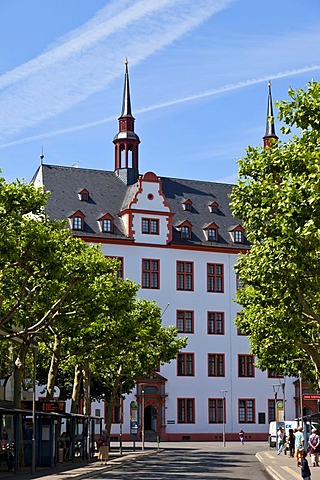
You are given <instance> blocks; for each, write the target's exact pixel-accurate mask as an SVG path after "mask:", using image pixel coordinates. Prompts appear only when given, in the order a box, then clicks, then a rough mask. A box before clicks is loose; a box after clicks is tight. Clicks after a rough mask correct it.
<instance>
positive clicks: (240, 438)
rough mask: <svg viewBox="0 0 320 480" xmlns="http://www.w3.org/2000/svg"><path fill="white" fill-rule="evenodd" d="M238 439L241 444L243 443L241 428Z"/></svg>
mask: <svg viewBox="0 0 320 480" xmlns="http://www.w3.org/2000/svg"><path fill="white" fill-rule="evenodd" d="M239 440H240V443H241V445H244V431H243V430H242V429H241V430H240V432H239Z"/></svg>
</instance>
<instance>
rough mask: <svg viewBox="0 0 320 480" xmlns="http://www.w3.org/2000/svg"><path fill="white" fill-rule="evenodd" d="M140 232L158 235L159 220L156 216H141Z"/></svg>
mask: <svg viewBox="0 0 320 480" xmlns="http://www.w3.org/2000/svg"><path fill="white" fill-rule="evenodd" d="M142 233H148V234H150V235H159V220H158V219H157V218H143V219H142Z"/></svg>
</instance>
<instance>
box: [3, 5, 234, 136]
mask: <svg viewBox="0 0 320 480" xmlns="http://www.w3.org/2000/svg"><path fill="white" fill-rule="evenodd" d="M120 2H121V3H120ZM231 2H232V0H197V1H196V2H194V1H192V0H135V1H132V0H120V1H119V0H113V1H111V2H110V3H109V4H108V5H107V6H106V7H105V8H103V9H102V10H100V11H99V12H98V13H97V14H96V15H95V16H94V17H93V18H92V19H91V20H90V21H88V22H87V23H86V24H84V25H83V26H82V27H80V28H78V29H76V30H74V31H73V32H71V33H70V34H69V35H67V36H65V37H63V38H62V39H60V40H59V41H58V42H57V44H56V45H54V46H53V47H52V48H51V49H50V50H48V51H46V52H45V53H43V54H41V55H40V56H38V57H37V58H35V59H33V60H30V61H29V62H27V63H25V64H24V65H21V66H19V67H17V68H15V69H14V70H12V71H11V72H7V73H5V74H4V75H2V76H1V77H0V110H1V112H2V115H1V119H0V132H1V135H2V138H8V136H10V135H13V134H16V133H17V132H19V131H21V130H23V129H24V128H27V127H31V126H34V125H37V124H39V123H41V122H42V121H44V120H46V119H48V118H51V117H53V116H55V115H57V114H59V113H61V112H63V111H65V110H67V109H69V108H70V107H72V106H73V105H75V104H76V103H78V102H80V101H82V100H84V99H86V98H87V97H88V96H90V95H92V94H94V93H96V92H99V91H101V90H102V89H104V88H105V87H106V86H107V85H108V83H109V82H111V81H112V80H113V79H114V78H116V77H117V76H118V75H119V74H122V72H123V70H122V69H121V70H120V65H119V59H121V58H122V59H125V57H126V56H128V57H129V59H130V63H131V64H135V63H138V62H140V61H142V60H144V59H145V58H146V57H148V56H149V55H151V54H153V53H154V52H155V51H158V50H160V49H162V48H164V47H165V46H168V45H170V44H171V43H172V42H174V41H175V40H176V39H177V38H180V37H181V36H182V35H184V34H186V33H187V32H189V31H191V30H192V29H194V28H195V27H197V26H198V25H200V24H201V23H202V22H204V21H205V20H206V19H208V18H209V17H211V16H212V15H214V14H215V13H217V12H219V11H220V10H222V9H224V8H226V7H228V6H229V5H230V4H231ZM119 7H120V8H119Z"/></svg>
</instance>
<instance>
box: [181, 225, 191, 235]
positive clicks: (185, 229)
mask: <svg viewBox="0 0 320 480" xmlns="http://www.w3.org/2000/svg"><path fill="white" fill-rule="evenodd" d="M181 238H190V228H189V227H188V226H187V225H184V226H183V227H181Z"/></svg>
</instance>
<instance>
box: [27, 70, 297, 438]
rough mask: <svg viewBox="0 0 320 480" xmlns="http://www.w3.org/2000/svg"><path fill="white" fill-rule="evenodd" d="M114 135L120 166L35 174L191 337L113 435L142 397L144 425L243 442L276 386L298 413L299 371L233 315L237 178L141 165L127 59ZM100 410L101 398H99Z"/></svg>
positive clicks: (261, 427)
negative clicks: (169, 173)
mask: <svg viewBox="0 0 320 480" xmlns="http://www.w3.org/2000/svg"><path fill="white" fill-rule="evenodd" d="M273 133H274V132H271V133H270V136H273ZM113 142H114V145H115V168H114V170H113V171H98V170H90V169H80V168H72V167H71V168H70V167H59V166H50V165H41V166H40V167H39V169H38V171H37V173H36V175H35V177H34V180H33V181H34V184H35V185H36V186H39V185H41V186H43V187H44V188H45V189H46V190H50V191H51V192H52V193H51V196H50V199H49V201H48V206H47V213H48V214H49V215H50V216H52V217H53V218H56V219H63V218H68V219H69V222H70V228H71V230H72V232H73V234H74V235H75V236H79V237H81V238H83V240H84V241H87V242H93V243H100V244H101V248H102V250H103V252H104V254H105V255H106V256H109V257H117V258H118V259H120V261H121V267H122V268H121V275H122V276H123V277H124V278H130V280H132V281H134V282H136V283H138V284H140V285H141V289H140V291H139V296H140V297H141V298H144V299H147V300H154V301H156V302H157V304H158V305H159V306H160V307H161V308H162V310H163V316H162V320H163V324H164V325H165V326H169V325H175V326H176V327H177V328H178V332H179V335H181V336H185V335H186V336H187V337H188V345H187V347H186V348H185V349H184V350H183V351H182V352H180V353H179V355H178V357H177V359H175V360H173V361H172V362H171V363H170V364H167V365H163V366H161V367H160V370H159V371H158V372H154V375H152V376H151V377H150V378H143V379H141V380H139V381H138V382H137V384H136V387H135V389H134V390H133V392H132V393H131V394H130V395H129V396H127V397H126V398H125V400H124V401H123V405H122V406H121V408H120V407H119V408H117V409H115V416H114V423H113V426H112V436H113V437H118V436H119V434H120V431H121V433H122V435H123V439H127V440H129V439H130V438H131V437H130V431H131V426H132V425H131V423H130V418H131V417H132V411H130V406H131V407H132V402H136V403H137V405H138V412H139V418H138V422H139V432H140V433H141V429H142V427H144V431H145V432H146V434H148V435H151V436H152V434H153V435H154V436H159V437H160V438H161V439H162V440H165V441H170V440H172V441H180V440H181V441H183V440H191V441H199V440H213V441H215V440H217V441H219V440H221V439H222V432H225V434H226V439H227V440H228V439H229V440H235V439H237V438H238V432H239V430H240V429H243V430H244V431H245V433H246V438H247V439H248V440H266V439H267V436H268V425H269V422H270V421H273V420H274V419H275V393H276V394H277V395H278V399H282V397H283V388H282V384H284V383H285V395H286V402H285V406H286V411H285V415H286V418H288V419H290V420H292V419H293V418H295V402H296V398H295V397H294V396H295V390H294V384H293V379H288V378H287V379H284V378H278V377H275V376H273V375H271V374H268V372H261V371H259V370H257V369H256V368H255V367H254V358H253V356H252V355H251V354H250V347H249V343H248V340H247V338H246V337H245V336H244V335H242V334H241V332H239V331H238V330H237V327H236V326H235V324H234V320H235V318H236V316H237V314H238V313H239V311H240V306H239V305H238V304H237V303H236V302H235V298H236V290H237V288H241V285H239V284H238V281H237V276H236V274H235V271H234V265H235V263H236V262H237V258H238V255H239V254H248V251H249V244H248V242H247V240H246V235H245V231H244V229H243V227H242V226H241V221H240V220H239V219H235V218H233V217H232V215H231V212H230V206H229V201H230V199H229V195H230V192H231V190H232V186H231V185H227V184H219V183H214V182H209V181H197V180H187V179H175V178H169V177H162V178H159V177H157V175H156V174H155V173H153V172H147V173H145V174H140V173H139V169H138V166H139V162H138V147H139V143H140V139H139V137H138V135H137V134H136V133H135V132H134V117H133V116H132V113H131V101H130V90H129V77H128V69H127V65H126V74H125V85H124V94H123V108H122V113H121V116H120V118H119V132H118V134H117V135H116V136H115V138H114V140H113ZM142 411H143V413H142ZM97 413H100V414H103V407H102V406H101V404H97V403H93V405H92V415H96V414H97ZM120 417H122V420H123V423H122V424H121V426H120ZM139 438H140V437H139Z"/></svg>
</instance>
